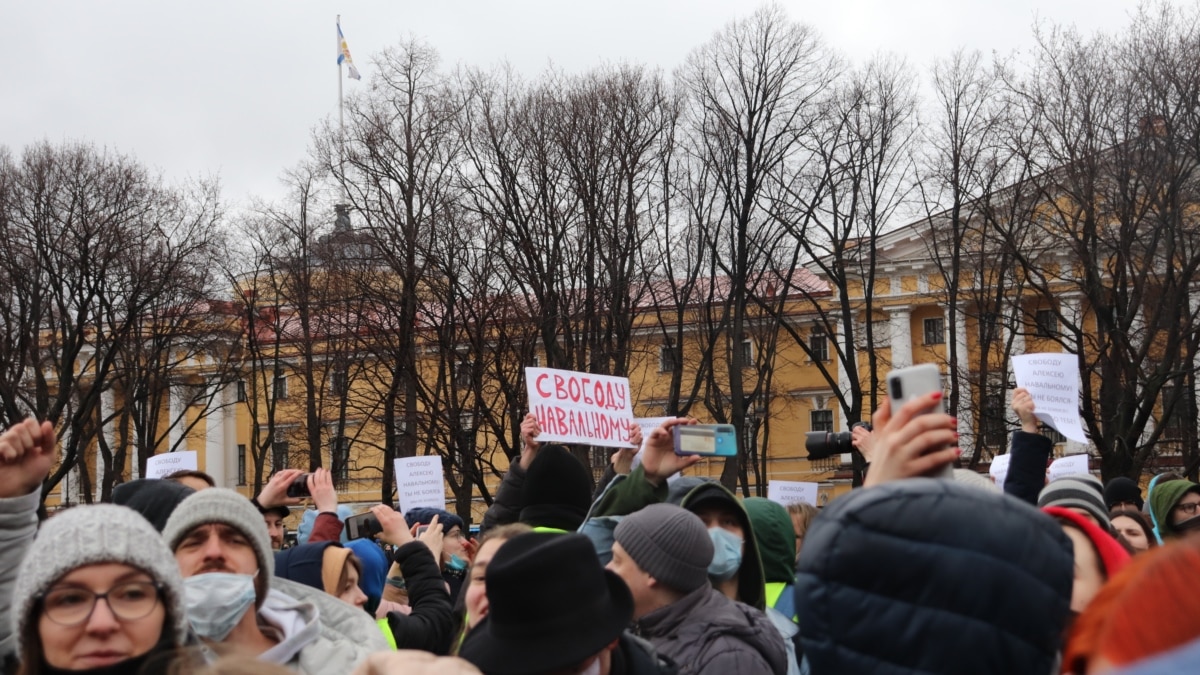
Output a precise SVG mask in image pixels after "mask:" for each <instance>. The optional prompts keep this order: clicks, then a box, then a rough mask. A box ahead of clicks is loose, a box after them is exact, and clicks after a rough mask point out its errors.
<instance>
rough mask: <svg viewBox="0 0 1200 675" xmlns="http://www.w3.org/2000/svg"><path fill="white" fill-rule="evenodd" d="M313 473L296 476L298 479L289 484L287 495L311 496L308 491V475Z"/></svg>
mask: <svg viewBox="0 0 1200 675" xmlns="http://www.w3.org/2000/svg"><path fill="white" fill-rule="evenodd" d="M311 475H312V474H308V473H304V474H300V475H299V476H296V479H295V480H293V481H292V482H291V484H290V485H288V489H287V496H289V497H311V496H312V495H311V494H309V492H308V477H309V476H311Z"/></svg>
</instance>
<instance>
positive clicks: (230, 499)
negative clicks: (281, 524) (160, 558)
mask: <svg viewBox="0 0 1200 675" xmlns="http://www.w3.org/2000/svg"><path fill="white" fill-rule="evenodd" d="M209 523H223V524H225V525H228V526H230V527H232V528H234V529H236V530H237V531H239V532H241V533H242V534H244V535H245V536H246V539H248V540H249V541H250V546H251V547H253V548H254V557H255V558H258V569H259V571H260V572H261V575H260V576H261V577H262V578H263V580H264V581H267V580H269V579H270V578H271V577H272V576H273V575H274V574H275V556H274V553H273V552H272V551H271V536H270V534H268V533H267V523H266V522H265V521H264V520H263V517H262V514H261V513H259V512H258V509H256V508H254V504H252V503H250V500H249V499H246V498H245V497H243V496H242V495H240V494H238V493H237V492H234V491H233V490H229V489H226V488H209V489H207V490H201V491H200V492H197V493H196V494H194V495H192V496H190V497H188V498H187V499H185V500H183V502H181V503H180V504H179V506H177V507H176V508H175V512H174V513H172V514H171V517H170V518H169V519H168V520H167V526H166V528H165V529H163V533H162V536H163V540H164V541H166V542H167V547H168V548H170V549H171V550H172V551H174V550H175V548H176V547H178V546H179V542H181V541H183V538H184V537H185V536H187V533H188V532H191V531H192V530H194V529H195V528H197V527H199V526H201V525H208V524H209ZM268 583H269V582H268Z"/></svg>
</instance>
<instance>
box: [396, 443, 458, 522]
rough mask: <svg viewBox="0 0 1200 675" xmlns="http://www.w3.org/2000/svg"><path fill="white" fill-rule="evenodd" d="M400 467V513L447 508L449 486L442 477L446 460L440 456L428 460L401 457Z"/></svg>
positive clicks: (397, 464)
mask: <svg viewBox="0 0 1200 675" xmlns="http://www.w3.org/2000/svg"><path fill="white" fill-rule="evenodd" d="M395 468H396V498H397V499H399V501H400V513H407V512H408V511H409V509H415V508H418V507H422V506H424V507H428V508H433V509H445V508H446V484H445V477H444V476H443V474H442V458H441V457H438V456H437V455H426V456H424V457H399V458H397V459H396V462H395Z"/></svg>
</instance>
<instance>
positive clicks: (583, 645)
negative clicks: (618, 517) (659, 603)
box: [459, 532, 633, 675]
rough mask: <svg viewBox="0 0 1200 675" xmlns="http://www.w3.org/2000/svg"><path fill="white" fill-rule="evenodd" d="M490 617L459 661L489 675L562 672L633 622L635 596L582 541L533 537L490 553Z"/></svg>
mask: <svg viewBox="0 0 1200 675" xmlns="http://www.w3.org/2000/svg"><path fill="white" fill-rule="evenodd" d="M487 596H488V606H489V609H488V616H487V617H486V618H485V619H484V620H483V621H481V622H480V623H479V625H478V626H476V627H475V629H474V630H472V631H471V632H470V633H469V634H468V635H467V639H466V641H465V642H464V643H463V646H462V649H461V650H460V651H459V656H461V657H462V658H464V659H466V660H467V661H470V662H471V663H473V664H475V666H477V667H478V668H479V669H480V670H482V671H484V672H485V673H488V675H523V674H524V673H541V672H546V671H551V670H557V669H560V668H566V667H569V666H573V665H576V664H578V663H581V662H583V661H584V660H586V659H587V658H588V657H590V656H593V655H595V654H598V653H599V652H600V650H602V649H603V648H604V647H605V646H606V645H608V644H610V643H611V642H612V641H613V640H616V639H617V638H618V637H619V636H620V635H621V633H622V632H623V631H624V630H625V628H626V626H628V625H629V622H630V621H631V620H632V619H633V596H632V595H631V594H630V592H629V587H628V586H626V585H625V582H624V581H622V580H621V578H620V577H618V576H617V575H616V574H614V573H612V572H610V571H608V570H606V569H604V568H603V567H601V565H600V559H599V558H598V557H597V556H596V549H595V548H593V546H592V542H591V540H590V539H588V538H587V537H585V536H583V535H581V534H550V533H543V532H531V533H528V534H522V535H520V536H517V537H514V538H513V539H510V540H509V541H507V542H505V543H504V545H503V546H501V547H500V549H499V550H498V551H496V556H495V557H494V558H492V561H491V562H490V563H489V564H488V570H487Z"/></svg>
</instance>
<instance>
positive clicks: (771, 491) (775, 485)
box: [767, 480, 819, 506]
mask: <svg viewBox="0 0 1200 675" xmlns="http://www.w3.org/2000/svg"><path fill="white" fill-rule="evenodd" d="M818 487H819V486H818V485H817V484H816V483H807V482H804V481H797V480H773V481H769V482H768V483H767V499H770V500H771V501H773V502H777V503H779V504H783V505H784V506H787V505H788V504H796V503H799V502H804V503H805V504H812V505H813V506H816V505H817V488H818Z"/></svg>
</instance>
